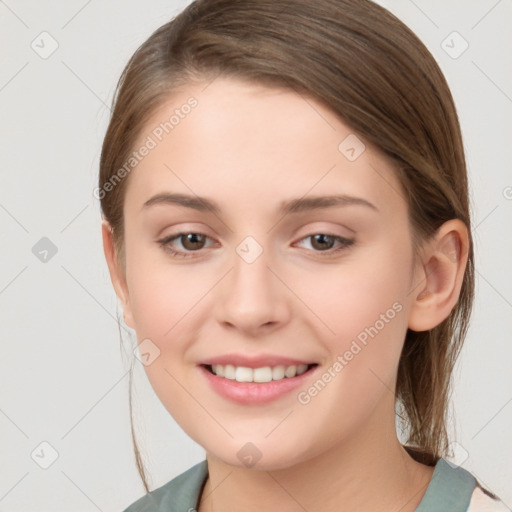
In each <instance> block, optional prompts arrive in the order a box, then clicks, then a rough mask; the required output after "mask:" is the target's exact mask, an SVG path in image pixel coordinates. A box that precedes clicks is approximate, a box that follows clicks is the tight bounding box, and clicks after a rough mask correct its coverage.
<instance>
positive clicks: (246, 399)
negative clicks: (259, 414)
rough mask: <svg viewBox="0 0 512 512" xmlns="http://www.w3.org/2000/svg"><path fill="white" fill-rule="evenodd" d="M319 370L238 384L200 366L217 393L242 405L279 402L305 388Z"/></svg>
mask: <svg viewBox="0 0 512 512" xmlns="http://www.w3.org/2000/svg"><path fill="white" fill-rule="evenodd" d="M317 368H318V366H314V367H312V368H310V369H309V370H308V371H306V372H304V373H302V374H301V375H297V376H295V377H285V378H284V379H281V380H272V381H270V382H238V381H236V380H231V379H226V378H224V377H217V375H214V374H213V373H211V372H210V371H209V370H208V369H207V368H205V367H204V366H199V370H200V371H201V373H202V374H203V375H204V376H205V378H206V380H207V381H208V383H209V384H210V386H211V387H212V388H213V390H214V391H215V392H217V393H218V394H219V395H220V396H222V397H224V398H227V399H229V400H232V401H233V402H236V403H238V404H242V405H251V404H264V403H267V402H271V401H273V400H277V399H278V398H281V397H282V396H284V395H286V394H288V393H290V392H291V391H293V390H294V389H297V388H299V387H300V386H303V385H304V384H305V381H306V379H308V378H309V377H310V376H311V375H312V374H313V373H314V372H315V370H316V369H317Z"/></svg>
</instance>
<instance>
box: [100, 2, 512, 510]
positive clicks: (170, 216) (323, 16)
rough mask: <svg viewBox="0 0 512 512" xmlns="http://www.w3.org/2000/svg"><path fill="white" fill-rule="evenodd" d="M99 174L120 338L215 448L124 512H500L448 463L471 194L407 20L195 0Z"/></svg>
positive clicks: (145, 61) (154, 61)
mask: <svg viewBox="0 0 512 512" xmlns="http://www.w3.org/2000/svg"><path fill="white" fill-rule="evenodd" d="M100 165H101V168H100V178H99V188H98V197H99V198H100V199H101V207H102V211H103V215H104V220H103V241H104V248H105V256H106V259H107V262H108V266H109V270H110V273H111V277H112V282H113V285H114V287H115V290H116V293H117V295H118V297H119V299H120V301H121V303H122V305H123V311H124V319H125V322H126V323H127V325H128V326H130V327H131V328H132V329H134V331H135V332H136V335H137V340H138V344H139V353H140V358H141V361H142V362H143V364H144V367H145V370H146V373H147V376H148V378H149V381H150V382H151V385H152V387H153V389H154V391H155V393H156V394H157V395H158V397H159V399H160V400H161V402H162V404H163V405H164V406H165V407H166V409H167V410H168V411H169V413H170V414H171V415H172V416H173V417H174V418H175V420H176V421H177V422H178V423H179V425H180V426H181V427H182V428H183V429H184V431H185V432H186V433H187V434H188V435H189V436H190V437H191V438H192V439H194V440H195V441H196V442H197V443H199V444H200V445H201V446H203V447H204V449H205V451H206V460H204V461H203V462H201V463H199V464H197V465H196V466H194V467H192V468H191V469H189V470H188V471H186V472H185V473H183V474H182V475H180V476H178V477H177V478H175V479H173V480H172V481H170V482H169V483H167V484H166V485H164V486H162V487H160V488H159V489H156V490H154V491H152V492H150V493H148V494H147V495H146V496H143V497H142V498H141V499H140V500H138V501H137V502H136V503H134V504H133V505H132V506H130V507H129V508H128V509H127V512H128V511H129V512H135V511H142V510H148V511H149V510H155V511H164V510H165V511H187V510H189V511H191V510H197V511H199V512H206V511H222V512H229V511H240V510H244V511H256V510H262V509H271V510H282V511H289V512H292V511H293V512H294V511H304V510H323V511H326V512H328V511H335V510H336V511H338V510H340V509H343V510H357V511H361V512H363V511H374V510H379V511H390V512H391V511H396V510H400V511H401V512H413V511H418V512H420V511H421V512H425V511H427V510H429V511H433V510H443V511H444V510H450V511H452V512H463V511H466V510H470V511H471V512H474V511H479V510H484V507H487V508H485V510H493V511H500V510H507V509H506V508H505V506H504V504H503V503H501V502H500V501H499V499H498V498H497V497H496V496H494V495H492V493H490V492H489V491H488V490H486V489H484V488H483V487H482V486H481V485H480V484H479V482H478V481H477V480H476V479H475V477H474V476H473V475H472V474H471V473H469V472H468V471H467V470H465V469H463V468H462V467H460V466H456V465H454V464H452V463H448V462H447V460H446V459H445V458H444V457H447V456H450V455H451V454H450V442H449V439H448V434H447V429H446V419H447V408H448V402H449V386H450V379H451V372H452V369H453V366H454V363H455V361H456V357H457V355H458V353H459V351H460V349H461V346H462V343H463V340H464V337H465V334H466V330H467V327H468V322H469V316H470V310H471V305H472V299H473V287H474V282H473V278H474V274H473V273H474V269H473V246H472V238H471V222H470V216H469V208H468V186H467V175H466V166H465V159H464V150H463V145H462V141H461V133H460V128H459V123H458V119H457V114H456V110H455V107H454V104H453V100H452V97H451V94H450V91H449V89H448V86H447V84H446V82H445V79H444V77H443V75H442V73H441V71H440V69H439V67H438V66H437V65H436V63H435V61H434V59H433V57H432V56H431V54H430V53H429V52H428V51H427V49H426V48H425V46H424V45H423V44H422V43H421V42H420V41H419V40H418V38H417V37H416V36H415V35H414V34H413V33H412V32H411V31H410V30H409V29H408V28H407V27H406V26H404V24H403V23H401V22H400V21H399V20H398V19H397V18H395V17H394V16H393V15H392V14H390V13H389V12H387V11H386V10H385V9H383V8H381V7H379V6H378V5H376V4H374V3H372V2H370V1H367V0H320V1H315V2H310V1H308V0H294V1H285V0H259V1H257V2H255V1H250V0H207V1H197V2H194V3H192V4H190V5H189V6H188V7H187V8H186V9H185V10H184V11H183V12H182V13H181V14H180V15H179V16H177V17H176V18H175V19H174V20H172V21H171V22H169V23H168V24H166V25H164V26H162V27H161V28H160V29H158V30H157V31H156V32H155V33H154V34H153V35H152V36H151V37H150V38H149V39H148V40H147V41H146V42H145V43H144V44H143V45H142V46H141V47H140V48H139V49H138V50H137V52H136V53H135V54H134V56H133V57H132V58H131V60H130V62H129V63H128V65H127V67H126V68H125V70H124V72H123V75H122V77H121V80H120V82H119V85H118V90H117V93H116V97H115V100H114V108H113V112H112V118H111V121H110V125H109V127H108V131H107V134H106V136H105V140H104V144H103V150H102V155H101V164H100ZM397 416H398V418H400V420H401V428H402V429H403V431H404V432H405V436H406V439H407V442H406V443H402V442H400V440H399V436H398V435H397V428H396V418H397ZM135 446H136V445H135ZM136 455H137V461H138V464H139V471H140V473H141V476H142V478H143V481H144V483H145V485H146V490H147V491H149V489H148V487H147V484H146V482H145V478H144V470H143V467H142V464H141V462H140V457H139V453H138V450H137V449H136Z"/></svg>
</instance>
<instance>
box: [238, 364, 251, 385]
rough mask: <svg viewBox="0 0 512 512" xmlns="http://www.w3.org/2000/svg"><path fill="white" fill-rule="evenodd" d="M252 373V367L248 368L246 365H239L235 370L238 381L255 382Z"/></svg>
mask: <svg viewBox="0 0 512 512" xmlns="http://www.w3.org/2000/svg"><path fill="white" fill-rule="evenodd" d="M252 374H253V371H252V368H246V367H245V366H237V368H236V370H235V380H236V381H237V382H253V379H252V377H253V375H252Z"/></svg>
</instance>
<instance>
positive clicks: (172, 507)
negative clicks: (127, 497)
mask: <svg viewBox="0 0 512 512" xmlns="http://www.w3.org/2000/svg"><path fill="white" fill-rule="evenodd" d="M207 476H208V464H207V462H206V460H203V461H201V462H199V463H198V464H196V465H195V466H192V467H191V468H189V469H187V471H185V472H184V473H181V474H180V475H178V476H177V477H175V478H173V479H172V480H171V481H169V482H167V483H166V484H164V485H162V486H161V487H158V488H157V489H155V490H153V491H151V492H150V493H148V494H145V495H144V496H142V498H139V499H138V500H137V501H135V502H134V503H132V504H131V505H130V506H129V507H128V508H126V509H125V510H124V511H123V512H175V511H179V512H187V511H188V510H189V509H194V508H195V507H196V505H197V501H198V498H199V495H200V493H201V490H202V488H203V485H204V483H205V481H206V478H207Z"/></svg>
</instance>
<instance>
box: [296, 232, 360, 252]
mask: <svg viewBox="0 0 512 512" xmlns="http://www.w3.org/2000/svg"><path fill="white" fill-rule="evenodd" d="M308 239H310V240H311V243H310V245H311V247H313V248H315V249H318V250H316V251H315V252H327V251H330V250H331V249H332V248H333V245H334V244H335V243H336V242H339V244H340V245H339V246H338V247H337V248H336V249H334V251H338V250H341V249H344V248H345V247H348V246H349V245H352V244H353V243H354V240H349V239H348V238H343V237H342V236H337V235H330V234H327V233H317V234H314V235H308V236H306V237H304V238H303V239H302V240H301V242H302V241H304V240H308ZM334 251H331V252H334Z"/></svg>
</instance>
